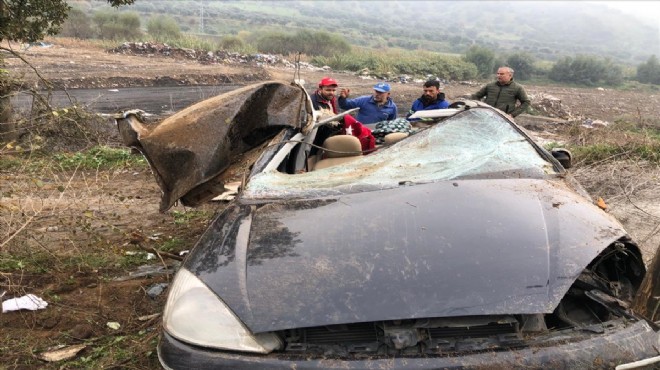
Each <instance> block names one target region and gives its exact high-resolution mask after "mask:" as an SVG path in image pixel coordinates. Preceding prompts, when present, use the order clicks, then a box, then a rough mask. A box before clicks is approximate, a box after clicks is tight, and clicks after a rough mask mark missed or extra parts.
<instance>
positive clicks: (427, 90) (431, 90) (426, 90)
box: [424, 86, 440, 101]
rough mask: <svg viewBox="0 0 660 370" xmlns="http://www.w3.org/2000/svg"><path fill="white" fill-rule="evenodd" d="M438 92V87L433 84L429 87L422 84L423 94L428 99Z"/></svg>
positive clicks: (431, 99) (435, 95)
mask: <svg viewBox="0 0 660 370" xmlns="http://www.w3.org/2000/svg"><path fill="white" fill-rule="evenodd" d="M439 93H440V89H438V88H437V87H435V86H431V87H426V86H424V96H425V97H426V98H427V99H428V100H429V101H433V100H435V99H436V98H437V97H438V94H439Z"/></svg>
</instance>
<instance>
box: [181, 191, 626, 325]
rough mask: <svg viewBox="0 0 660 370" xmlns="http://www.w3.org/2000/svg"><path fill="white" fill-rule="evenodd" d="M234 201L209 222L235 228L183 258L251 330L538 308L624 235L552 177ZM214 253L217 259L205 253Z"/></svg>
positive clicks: (554, 300) (547, 306)
mask: <svg viewBox="0 0 660 370" xmlns="http://www.w3.org/2000/svg"><path fill="white" fill-rule="evenodd" d="M237 207H239V206H237ZM239 209H240V211H230V212H229V213H230V214H231V216H229V217H228V218H221V219H218V220H216V221H215V225H214V226H213V229H215V230H219V229H221V228H222V227H228V226H227V225H235V228H234V229H233V231H232V232H229V233H227V236H225V238H226V239H224V240H218V239H217V237H218V236H217V235H215V234H220V233H214V232H210V233H208V234H207V235H205V236H204V237H202V239H201V241H200V245H199V246H198V247H197V248H196V249H195V252H194V254H193V255H192V256H191V257H190V258H189V259H188V260H187V261H186V264H185V267H186V268H188V269H189V270H190V271H192V272H193V273H195V274H196V275H198V276H199V277H200V278H201V279H202V281H204V282H205V283H206V284H207V285H208V286H209V287H210V288H211V289H212V290H213V291H215V292H216V293H217V294H218V295H219V296H221V297H222V298H223V300H224V302H225V303H227V304H228V305H229V306H230V307H231V308H232V310H233V311H234V312H235V313H236V314H237V315H238V316H239V317H240V318H241V320H242V321H243V322H244V323H245V324H246V326H248V327H249V328H250V329H251V330H252V331H253V332H264V331H273V330H280V329H287V328H295V327H306V326H315V325H333V324H341V323H348V322H365V321H377V320H396V319H404V318H422V317H450V316H467V315H495V314H505V313H507V314H511V313H514V314H523V313H549V312H552V311H553V310H554V308H555V307H556V306H557V304H558V303H559V301H560V299H561V298H562V296H563V295H564V294H565V292H566V290H567V289H568V288H569V286H570V285H571V284H572V283H573V281H574V280H575V279H576V278H577V276H578V275H579V274H580V272H581V271H582V270H583V269H584V267H585V266H586V265H587V264H588V263H589V262H590V261H591V260H592V259H594V258H595V257H596V256H597V255H598V253H599V252H600V251H601V250H602V249H603V248H604V247H605V246H607V245H609V244H610V243H612V242H613V241H615V240H617V239H618V238H620V237H621V236H623V235H625V232H624V231H623V229H621V227H620V225H619V224H618V223H617V222H616V220H614V219H613V218H612V217H611V216H609V215H608V214H606V213H605V212H603V211H602V210H600V209H598V208H597V207H595V206H593V205H592V204H590V203H589V202H586V201H584V200H583V199H581V198H580V197H578V196H576V195H575V193H573V192H572V191H570V190H569V189H568V188H566V187H565V186H563V185H562V183H561V181H549V180H533V179H518V180H460V181H454V182H438V183H431V184H421V185H415V186H402V187H401V188H399V189H389V190H382V191H373V192H363V193H358V194H347V195H344V196H341V197H339V198H330V199H328V198H325V199H316V200H305V201H303V200H300V201H289V202H280V203H271V204H265V205H263V206H255V205H252V206H243V207H239ZM248 234H249V237H248ZM231 235H235V236H231ZM207 238H211V239H207ZM214 249H216V250H217V251H218V252H220V251H222V253H220V254H219V255H222V259H221V260H218V263H215V264H214V263H210V262H209V261H208V260H207V259H206V257H205V256H208V255H213V254H214V251H213V250H214ZM232 249H234V250H233V251H232ZM218 252H216V253H218ZM228 259H232V261H231V262H229V263H226V262H227V261H228Z"/></svg>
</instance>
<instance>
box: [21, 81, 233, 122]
mask: <svg viewBox="0 0 660 370" xmlns="http://www.w3.org/2000/svg"><path fill="white" fill-rule="evenodd" d="M239 87H240V86H239V85H222V86H174V87H129V88H119V89H71V90H67V92H68V94H69V96H71V100H72V101H73V103H72V102H71V100H69V97H68V96H67V95H66V93H65V92H64V91H53V92H52V96H51V100H50V101H51V105H52V106H53V107H56V108H64V107H70V106H72V105H73V104H76V105H78V106H84V107H86V108H87V109H88V110H90V111H93V112H97V113H116V112H119V111H122V110H126V109H133V108H138V109H142V110H143V111H145V112H147V113H151V114H154V115H158V116H167V115H170V114H172V113H174V112H176V111H179V110H181V109H183V108H185V107H187V106H190V105H192V104H194V103H197V102H199V101H202V100H204V99H208V98H210V97H212V96H215V95H218V94H220V93H223V92H227V91H231V90H234V89H237V88H239ZM44 96H45V95H44ZM11 101H12V104H13V106H14V108H15V109H17V110H19V111H20V110H29V108H30V106H31V105H32V96H31V95H27V94H19V95H17V96H15V97H13V98H12V100H11Z"/></svg>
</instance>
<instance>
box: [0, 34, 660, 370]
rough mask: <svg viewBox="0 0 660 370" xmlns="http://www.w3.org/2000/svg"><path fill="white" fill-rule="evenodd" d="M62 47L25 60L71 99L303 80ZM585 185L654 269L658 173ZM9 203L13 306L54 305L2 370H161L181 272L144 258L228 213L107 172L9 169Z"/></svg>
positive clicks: (186, 243) (637, 97) (532, 89)
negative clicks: (177, 201)
mask: <svg viewBox="0 0 660 370" xmlns="http://www.w3.org/2000/svg"><path fill="white" fill-rule="evenodd" d="M49 41H52V42H54V43H55V45H54V46H52V47H50V48H34V47H33V48H30V49H29V50H28V51H26V52H25V53H23V55H24V57H25V58H26V59H27V60H28V61H29V62H30V63H31V64H32V65H33V66H34V67H36V68H37V70H38V71H39V73H40V74H41V75H42V76H43V77H45V78H46V79H49V80H51V81H52V82H53V83H54V84H55V85H57V86H66V87H68V88H76V87H122V86H156V85H157V86H167V85H168V84H170V85H174V84H181V85H187V84H190V85H195V84H217V83H235V84H248V83H251V82H254V81H261V80H267V79H278V80H287V81H289V80H292V79H293V77H294V70H293V69H291V68H286V67H283V66H277V65H275V66H258V65H252V64H246V65H229V64H200V63H199V62H197V61H189V60H182V59H177V58H166V57H145V56H130V55H120V54H110V53H107V52H105V51H104V50H102V49H100V48H94V47H91V46H89V45H86V44H82V43H78V42H72V41H63V40H57V39H53V40H49ZM6 62H7V64H8V67H9V70H10V72H11V73H12V74H14V75H15V76H21V77H22V78H24V79H25V80H27V81H30V84H34V83H36V81H37V78H36V77H35V75H34V74H33V73H32V72H31V71H30V70H29V68H27V67H26V66H25V65H24V64H23V63H22V62H21V61H20V60H19V59H18V58H14V57H10V56H8V55H6ZM327 75H330V76H332V77H334V78H336V79H338V80H339V82H340V84H341V86H343V87H349V88H350V89H351V91H352V94H354V95H355V96H357V95H361V94H368V93H370V91H371V86H372V85H373V84H374V83H375V82H374V80H372V79H365V78H362V77H359V76H356V75H354V74H348V73H338V72H329V71H318V70H305V69H303V70H301V71H300V77H301V78H302V79H304V80H305V81H307V84H306V86H308V87H309V88H310V89H313V86H314V84H315V83H316V81H318V80H320V79H321V78H322V77H324V76H327ZM420 85H421V84H398V83H397V84H394V85H393V93H392V97H393V99H394V100H395V102H396V103H397V104H398V105H399V107H400V110H407V109H408V107H409V106H410V104H411V103H412V101H413V100H414V99H416V98H417V97H418V96H419V95H420V93H421V86H420ZM479 86H480V83H476V82H451V83H449V84H448V85H447V86H445V87H444V91H445V92H446V94H447V96H448V98H449V99H450V100H453V99H455V98H458V97H460V96H463V95H465V94H469V93H472V92H474V91H476V90H477V89H478V87H479ZM527 90H528V92H529V93H530V94H531V95H533V96H542V94H544V95H552V96H554V97H556V98H558V99H560V100H561V103H562V105H563V107H564V108H565V109H566V110H567V111H570V112H571V113H572V115H573V116H574V117H578V119H592V120H602V121H607V122H614V121H615V120H617V119H619V118H621V117H634V118H636V119H639V120H642V119H645V118H655V117H659V116H660V93H657V94H651V93H648V92H643V91H612V90H608V89H595V88H591V89H587V88H566V87H548V86H527ZM521 121H524V119H523V118H521ZM547 125H548V127H550V128H548V129H540V130H539V129H538V127H536V126H535V130H536V131H533V132H534V133H535V134H536V135H538V136H539V138H543V139H546V140H553V141H558V142H561V141H565V140H568V139H570V138H567V137H562V136H557V134H556V133H555V132H554V131H553V130H552V129H551V126H552V123H548V124H547ZM109 144H110V145H115V146H116V145H118V143H117V142H114V143H109ZM0 155H3V154H2V152H0ZM575 176H576V177H577V178H578V179H579V180H580V181H581V182H582V184H583V185H584V186H585V188H586V189H587V190H588V191H589V192H590V193H591V194H592V195H593V196H594V197H603V198H604V199H605V201H606V202H607V203H608V206H609V210H610V212H611V213H613V214H614V215H615V216H616V217H618V218H619V219H620V220H621V221H622V222H623V223H624V226H625V227H626V228H627V230H628V231H629V232H630V233H631V235H632V236H633V237H634V238H635V239H636V240H638V241H639V242H640V243H641V245H642V247H643V249H644V251H645V253H646V254H647V259H650V258H651V255H652V254H653V253H655V251H656V250H657V249H658V246H659V245H660V238H659V237H658V234H659V229H660V203H658V202H657V200H656V199H658V196H660V169H659V168H658V166H657V165H655V164H651V163H639V162H631V161H625V160H621V161H616V162H608V163H603V164H602V165H595V166H589V167H578V168H577V169H576V170H575ZM0 194H1V197H0V294H2V292H3V291H6V292H7V296H20V295H23V294H28V293H32V294H36V295H38V296H40V297H42V298H44V299H45V300H46V301H47V302H48V304H49V305H48V307H47V308H46V309H44V310H39V311H34V312H32V311H18V312H12V313H5V314H0V369H32V368H52V369H55V368H58V369H59V368H127V369H151V368H159V364H158V361H157V357H156V354H155V343H156V341H157V335H158V330H159V327H160V320H161V317H160V316H159V314H160V313H161V312H162V307H163V304H164V299H165V296H166V293H165V292H164V293H161V294H159V295H157V296H155V298H151V297H150V296H149V295H148V294H147V291H148V290H149V289H150V288H153V287H154V286H155V285H156V284H158V283H167V282H168V281H169V280H170V278H171V275H170V274H169V273H167V272H168V271H169V272H171V269H173V268H174V267H175V266H176V264H177V263H178V261H176V260H172V259H169V258H163V259H162V260H161V259H159V258H158V257H156V258H155V259H152V260H151V259H148V258H149V256H148V255H147V252H146V251H145V250H144V249H143V248H151V247H153V248H157V249H159V250H166V251H169V252H171V253H173V254H177V253H178V252H181V251H185V250H188V249H190V248H191V247H192V246H193V244H194V242H195V240H196V238H197V237H198V236H199V235H200V234H201V232H202V231H203V230H204V228H205V226H206V225H207V223H208V222H209V221H210V220H211V219H212V217H213V215H214V214H215V213H216V212H217V211H218V210H220V209H221V208H222V207H223V204H222V203H212V204H209V205H205V206H203V207H201V208H198V209H194V210H193V209H190V208H185V207H183V206H181V205H177V206H175V207H174V208H173V209H171V210H170V211H168V212H167V213H165V214H161V213H158V203H159V198H160V191H159V189H158V187H157V185H156V183H155V181H154V178H153V176H152V174H151V173H150V171H149V169H148V168H147V167H146V166H142V167H138V168H137V169H136V168H134V167H132V168H131V169H130V170H126V169H115V170H103V171H71V170H66V171H65V170H58V169H56V168H53V169H51V170H49V171H43V172H35V171H32V170H30V169H29V168H25V170H24V171H2V170H0ZM143 266H147V267H148V268H150V269H152V270H153V271H152V272H151V273H145V274H143V275H144V276H141V275H140V274H137V275H135V274H136V273H139V272H144V270H142V269H143V268H144V267H143ZM132 274H133V275H132ZM5 298H6V297H5ZM109 323H110V324H109ZM111 323H118V324H119V327H118V328H116V326H114V324H111ZM111 326H114V327H115V328H112V327H111ZM57 345H66V346H72V345H84V348H82V350H81V351H80V352H79V353H78V354H77V355H76V356H75V357H74V359H73V360H70V361H68V362H55V363H48V362H44V361H43V360H40V359H38V356H39V354H41V353H43V352H44V351H47V350H48V349H49V348H51V347H53V346H57Z"/></svg>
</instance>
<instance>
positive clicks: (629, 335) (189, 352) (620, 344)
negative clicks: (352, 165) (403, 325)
mask: <svg viewBox="0 0 660 370" xmlns="http://www.w3.org/2000/svg"><path fill="white" fill-rule="evenodd" d="M656 348H660V336H658V333H657V332H656V331H655V330H654V329H653V328H651V327H650V326H649V324H648V323H647V322H644V321H639V322H636V323H630V324H629V325H622V324H615V325H610V326H609V327H608V328H606V330H605V331H604V332H603V333H599V334H597V335H595V334H594V333H589V332H588V331H578V330H565V331H561V332H558V333H552V334H551V335H549V336H548V338H547V341H546V342H545V343H543V344H539V345H538V346H531V347H527V348H514V349H510V350H507V351H482V352H473V353H466V354H465V353H464V354H460V355H455V354H451V353H438V354H437V356H423V357H406V356H396V357H394V356H387V357H374V356H368V357H364V356H363V357H361V358H355V359H352V360H345V359H338V358H332V357H325V358H314V357H311V358H310V357H308V356H306V355H304V354H302V355H298V356H295V355H290V354H278V353H272V354H270V355H267V356H255V355H250V354H242V353H235V352H222V351H209V350H205V349H202V348H198V347H193V346H190V345H187V344H185V343H182V342H180V341H178V340H176V339H175V338H172V337H171V336H169V335H168V334H167V333H164V335H163V336H162V337H161V340H160V342H159V345H158V355H159V358H160V360H161V363H162V364H163V365H164V366H165V367H166V368H168V369H170V368H171V369H193V368H194V369H235V370H238V369H259V368H260V369H297V370H304V369H353V370H357V369H417V370H419V369H429V370H430V369H523V368H524V369H612V368H614V366H615V365H618V364H622V363H625V362H633V361H635V360H638V359H640V358H652V357H654V356H657V353H658V352H657V349H656ZM656 365H657V363H656ZM649 366H653V364H650V365H649ZM647 368H650V367H647Z"/></svg>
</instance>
